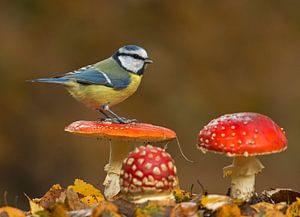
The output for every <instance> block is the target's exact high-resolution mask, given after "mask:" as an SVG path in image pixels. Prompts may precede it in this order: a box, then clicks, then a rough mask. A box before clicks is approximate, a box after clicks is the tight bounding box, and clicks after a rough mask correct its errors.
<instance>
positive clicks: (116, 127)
mask: <svg viewBox="0 0 300 217" xmlns="http://www.w3.org/2000/svg"><path fill="white" fill-rule="evenodd" d="M65 131H67V132H70V133H74V134H81V135H87V136H94V137H101V138H108V139H120V140H134V141H143V142H144V141H148V142H162V141H169V140H173V139H175V138H176V133H175V132H174V131H173V130H170V129H167V128H164V127H159V126H154V125H151V124H144V123H130V124H116V123H110V122H100V121H76V122H74V123H72V124H70V125H69V126H67V127H66V128H65Z"/></svg>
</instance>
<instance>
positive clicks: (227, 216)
mask: <svg viewBox="0 0 300 217" xmlns="http://www.w3.org/2000/svg"><path fill="white" fill-rule="evenodd" d="M216 216H217V217H240V216H241V211H240V209H239V207H238V206H237V205H235V204H226V205H224V206H221V207H220V208H218V209H217V212H216Z"/></svg>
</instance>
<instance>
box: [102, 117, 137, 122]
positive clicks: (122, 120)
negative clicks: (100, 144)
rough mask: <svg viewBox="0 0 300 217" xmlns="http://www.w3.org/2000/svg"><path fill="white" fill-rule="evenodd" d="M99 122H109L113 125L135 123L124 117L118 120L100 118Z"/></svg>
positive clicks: (133, 120)
mask: <svg viewBox="0 0 300 217" xmlns="http://www.w3.org/2000/svg"><path fill="white" fill-rule="evenodd" d="M101 121H103V122H111V123H114V124H130V123H136V122H137V120H136V119H128V118H124V117H119V118H101Z"/></svg>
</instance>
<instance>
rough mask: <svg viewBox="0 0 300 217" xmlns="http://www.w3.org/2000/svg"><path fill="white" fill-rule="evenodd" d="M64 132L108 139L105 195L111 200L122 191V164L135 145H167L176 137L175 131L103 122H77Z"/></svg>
mask: <svg viewBox="0 0 300 217" xmlns="http://www.w3.org/2000/svg"><path fill="white" fill-rule="evenodd" d="M65 131H67V132H70V133H73V134H78V135H86V136H92V137H97V138H103V139H108V140H109V141H111V143H110V157H109V163H108V164H107V165H106V166H105V171H106V172H107V176H106V178H105V180H104V183H103V184H104V186H105V190H104V195H105V196H106V197H107V198H108V199H112V198H113V197H114V196H115V195H117V194H118V193H119V191H120V185H119V177H120V172H121V166H122V161H123V160H124V159H125V157H126V156H127V154H128V152H129V151H130V150H131V149H132V147H133V146H134V144H137V143H149V142H167V141H171V140H173V139H175V138H176V133H175V132H174V131H173V130H170V129H167V128H164V127H160V126H154V125H151V124H144V123H129V124H118V123H111V122H100V121H76V122H74V123H72V124H70V125H69V126H67V127H66V128H65Z"/></svg>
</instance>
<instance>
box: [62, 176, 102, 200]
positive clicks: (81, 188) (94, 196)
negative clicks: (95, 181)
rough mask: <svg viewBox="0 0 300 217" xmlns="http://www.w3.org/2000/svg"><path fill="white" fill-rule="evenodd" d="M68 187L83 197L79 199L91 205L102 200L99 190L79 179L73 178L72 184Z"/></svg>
mask: <svg viewBox="0 0 300 217" xmlns="http://www.w3.org/2000/svg"><path fill="white" fill-rule="evenodd" d="M68 189H72V190H73V191H75V192H77V193H80V194H82V195H83V198H81V199H80V200H81V201H82V202H83V203H85V204H87V205H89V206H93V205H95V204H97V203H100V202H102V201H103V200H104V197H103V195H102V193H101V191H100V190H98V189H97V188H95V187H94V186H93V185H91V184H88V183H86V182H84V181H83V180H81V179H75V181H74V185H70V186H69V187H68Z"/></svg>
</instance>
